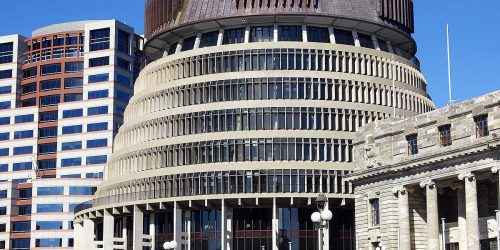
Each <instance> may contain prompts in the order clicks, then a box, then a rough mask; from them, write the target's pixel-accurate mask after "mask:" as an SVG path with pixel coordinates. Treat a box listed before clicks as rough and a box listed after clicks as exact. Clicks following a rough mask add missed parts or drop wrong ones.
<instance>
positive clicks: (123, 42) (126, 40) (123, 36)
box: [117, 30, 130, 54]
mask: <svg viewBox="0 0 500 250" xmlns="http://www.w3.org/2000/svg"><path fill="white" fill-rule="evenodd" d="M117 49H118V51H121V52H123V53H126V54H129V53H130V34H129V33H127V32H125V31H121V30H118V48H117Z"/></svg>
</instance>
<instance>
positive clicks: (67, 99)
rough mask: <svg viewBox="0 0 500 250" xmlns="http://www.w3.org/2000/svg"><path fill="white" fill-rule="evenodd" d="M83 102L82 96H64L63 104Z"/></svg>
mask: <svg viewBox="0 0 500 250" xmlns="http://www.w3.org/2000/svg"><path fill="white" fill-rule="evenodd" d="M81 100H83V94H64V101H65V102H77V101H81Z"/></svg>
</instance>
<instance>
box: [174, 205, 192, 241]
mask: <svg viewBox="0 0 500 250" xmlns="http://www.w3.org/2000/svg"><path fill="white" fill-rule="evenodd" d="M186 230H187V229H186ZM187 234H188V235H189V234H191V231H190V230H187ZM173 240H175V241H177V244H178V245H179V246H180V245H181V244H182V209H181V207H180V206H179V203H178V202H177V201H174V238H173ZM179 248H180V247H179Z"/></svg>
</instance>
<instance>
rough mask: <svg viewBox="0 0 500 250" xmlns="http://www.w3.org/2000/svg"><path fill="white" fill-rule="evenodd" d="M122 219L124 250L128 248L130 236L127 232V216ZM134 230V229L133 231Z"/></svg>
mask: <svg viewBox="0 0 500 250" xmlns="http://www.w3.org/2000/svg"><path fill="white" fill-rule="evenodd" d="M120 220H122V221H123V228H122V235H123V240H124V242H125V245H124V246H123V247H124V248H123V249H124V250H127V249H128V247H127V240H128V239H127V238H128V232H127V217H123V218H121V219H120ZM132 232H133V231H132Z"/></svg>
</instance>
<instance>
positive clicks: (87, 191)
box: [69, 186, 97, 195]
mask: <svg viewBox="0 0 500 250" xmlns="http://www.w3.org/2000/svg"><path fill="white" fill-rule="evenodd" d="M95 191H97V187H71V186H70V187H69V194H70V195H93V194H94V193H95Z"/></svg>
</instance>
